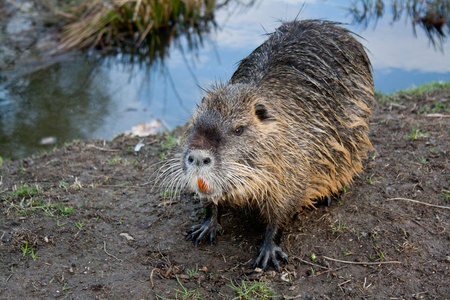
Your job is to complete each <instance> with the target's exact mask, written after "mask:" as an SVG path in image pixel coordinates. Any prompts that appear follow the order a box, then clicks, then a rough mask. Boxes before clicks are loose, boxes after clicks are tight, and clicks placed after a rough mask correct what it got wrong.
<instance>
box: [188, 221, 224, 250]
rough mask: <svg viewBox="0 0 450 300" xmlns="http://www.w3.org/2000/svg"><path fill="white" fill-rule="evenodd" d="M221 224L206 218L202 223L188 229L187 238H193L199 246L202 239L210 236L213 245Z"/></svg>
mask: <svg viewBox="0 0 450 300" xmlns="http://www.w3.org/2000/svg"><path fill="white" fill-rule="evenodd" d="M220 227H221V226H220V224H218V223H217V222H213V221H212V220H206V221H205V222H204V223H203V224H201V225H194V226H192V227H191V228H189V230H188V231H187V235H186V238H185V239H186V240H189V239H191V238H192V239H193V240H194V245H195V246H197V245H198V243H200V241H202V240H203V239H205V238H207V237H208V238H209V243H210V244H211V245H212V244H213V242H214V239H215V238H216V233H217V232H218V231H219V230H220Z"/></svg>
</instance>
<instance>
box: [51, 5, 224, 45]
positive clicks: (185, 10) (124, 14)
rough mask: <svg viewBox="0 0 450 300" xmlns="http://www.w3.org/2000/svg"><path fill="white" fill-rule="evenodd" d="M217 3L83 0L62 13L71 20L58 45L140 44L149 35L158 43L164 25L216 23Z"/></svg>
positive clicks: (179, 28) (177, 27) (197, 26)
mask: <svg viewBox="0 0 450 300" xmlns="http://www.w3.org/2000/svg"><path fill="white" fill-rule="evenodd" d="M215 6H216V1H214V0H205V1H183V0H163V1H161V0H159V1H156V0H142V1H134V0H112V1H100V0H94V1H82V2H81V4H79V5H75V6H74V5H72V6H69V8H68V9H66V12H61V13H60V15H63V16H67V17H68V18H67V20H68V22H70V23H69V24H68V25H66V26H65V27H64V31H63V35H62V39H61V42H60V44H59V47H58V48H59V50H70V49H73V48H77V49H86V48H94V47H96V46H99V45H101V46H103V47H111V46H117V45H122V44H126V43H128V44H129V43H130V42H134V43H135V44H136V46H139V45H140V44H141V43H142V42H143V41H144V40H146V39H147V40H148V43H149V44H151V45H153V47H155V46H154V45H155V44H161V43H162V42H163V41H161V40H162V37H161V36H160V35H158V33H160V32H161V31H163V30H164V29H166V31H167V29H172V30H171V31H175V32H184V31H186V32H189V33H190V32H195V31H198V30H199V29H200V28H208V25H209V24H210V23H211V24H212V25H214V22H213V13H214V8H215ZM190 29H193V30H190ZM204 30H206V29H204ZM155 48H156V47H155ZM152 52H155V50H153V51H152Z"/></svg>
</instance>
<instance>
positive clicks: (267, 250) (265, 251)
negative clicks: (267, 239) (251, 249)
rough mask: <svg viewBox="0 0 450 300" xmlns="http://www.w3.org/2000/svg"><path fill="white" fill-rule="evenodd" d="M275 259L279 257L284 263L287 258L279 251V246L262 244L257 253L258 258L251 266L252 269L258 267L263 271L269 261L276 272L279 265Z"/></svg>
mask: <svg viewBox="0 0 450 300" xmlns="http://www.w3.org/2000/svg"><path fill="white" fill-rule="evenodd" d="M277 257H280V258H281V259H282V260H284V262H286V263H287V262H288V256H287V255H286V253H284V252H283V250H281V248H280V247H279V246H276V245H267V244H264V245H263V246H262V248H261V250H260V252H259V256H258V258H257V259H256V261H255V263H254V264H253V268H256V267H260V268H261V269H262V270H263V271H264V270H265V269H266V268H267V263H268V262H269V260H270V261H271V262H272V264H273V266H274V267H275V269H277V271H280V270H281V268H280V264H279V263H278V260H277Z"/></svg>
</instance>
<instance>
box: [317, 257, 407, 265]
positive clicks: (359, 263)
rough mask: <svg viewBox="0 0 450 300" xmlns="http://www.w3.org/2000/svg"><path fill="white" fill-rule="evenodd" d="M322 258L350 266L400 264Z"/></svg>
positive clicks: (396, 262) (394, 262) (399, 262)
mask: <svg viewBox="0 0 450 300" xmlns="http://www.w3.org/2000/svg"><path fill="white" fill-rule="evenodd" d="M322 257H323V258H325V259H327V260H331V261H335V262H340V263H344V264H351V265H383V264H401V263H402V262H401V261H379V262H356V261H347V260H340V259H335V258H331V257H326V256H322Z"/></svg>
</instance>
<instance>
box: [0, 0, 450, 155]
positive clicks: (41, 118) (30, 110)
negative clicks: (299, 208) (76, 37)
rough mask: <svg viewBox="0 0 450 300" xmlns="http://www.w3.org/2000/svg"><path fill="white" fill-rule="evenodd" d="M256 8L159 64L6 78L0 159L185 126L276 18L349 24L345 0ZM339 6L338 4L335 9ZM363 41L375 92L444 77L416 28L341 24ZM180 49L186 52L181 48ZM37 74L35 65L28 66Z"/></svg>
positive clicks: (70, 65) (98, 65)
mask: <svg viewBox="0 0 450 300" xmlns="http://www.w3.org/2000/svg"><path fill="white" fill-rule="evenodd" d="M298 2H299V1H294V0H292V1H290V0H285V1H259V2H257V4H256V5H255V6H253V7H251V8H249V9H247V10H245V11H244V12H242V11H239V10H237V11H236V10H233V7H228V8H227V9H223V10H220V11H218V12H217V14H216V21H217V24H218V25H219V30H217V32H216V33H215V34H213V35H212V36H211V37H210V38H209V39H208V40H207V41H206V42H205V43H204V46H203V47H200V49H199V50H198V51H194V52H193V53H187V52H186V51H184V52H181V51H180V50H179V48H178V47H175V46H173V47H171V49H170V51H169V57H168V58H167V59H166V60H165V62H164V65H163V66H161V65H153V66H152V67H151V68H150V67H146V66H143V65H139V64H132V63H129V62H127V61H129V59H128V58H127V57H125V56H122V55H118V56H116V57H110V58H108V59H103V60H99V59H96V58H93V57H91V58H86V57H81V56H78V57H75V58H73V57H71V58H70V59H67V58H63V59H61V60H60V61H59V62H56V63H53V64H50V66H48V67H45V68H42V69H40V70H39V71H35V72H29V71H28V72H25V74H26V75H23V76H22V75H18V74H20V72H16V71H17V70H15V72H6V74H7V75H8V78H9V80H7V81H3V82H2V83H1V85H0V156H2V157H10V158H13V159H17V158H22V157H25V156H28V155H31V154H32V153H36V152H37V151H40V150H49V149H51V148H52V147H53V145H50V146H48V145H47V146H46V145H40V144H39V142H40V141H41V139H42V138H45V137H55V138H56V144H57V145H61V144H63V143H64V142H66V141H71V140H73V139H88V138H94V137H96V138H103V139H111V138H112V137H114V136H115V135H117V134H119V133H121V132H125V131H129V130H131V127H132V126H135V125H137V124H139V123H141V122H149V121H150V120H153V119H156V118H157V119H161V120H163V121H164V122H165V124H167V126H168V127H169V128H174V127H175V126H177V125H181V124H184V123H185V122H186V121H187V119H188V118H189V116H190V114H191V112H192V110H193V109H194V107H195V104H196V103H197V102H198V101H199V100H200V99H201V97H202V95H203V93H204V92H203V91H202V90H201V89H200V88H199V85H200V86H203V87H208V86H209V85H210V84H211V83H213V82H214V81H216V80H227V79H228V78H230V77H231V75H232V74H233V71H234V70H235V68H236V65H237V63H238V62H239V60H240V59H242V58H244V57H245V56H247V55H248V54H249V53H250V52H251V51H252V50H253V49H254V48H256V47H257V46H258V45H259V44H261V43H262V42H263V41H264V40H265V36H264V34H265V32H266V31H268V32H270V31H272V30H273V29H274V28H275V27H277V26H279V24H280V21H279V20H280V19H281V20H292V19H294V18H295V17H296V16H297V15H298V13H299V12H300V10H301V13H300V18H301V19H308V18H320V19H329V20H334V21H340V22H343V23H349V22H351V20H352V19H351V17H350V16H349V15H348V13H347V12H346V11H345V10H343V9H342V8H341V6H342V5H343V4H345V1H326V2H324V1H312V0H310V1H306V2H305V5H304V7H303V9H302V5H303V1H301V2H300V3H301V4H298ZM339 5H341V6H339ZM348 28H349V29H351V30H353V31H354V32H356V33H357V34H359V35H361V36H363V37H364V39H365V40H363V41H362V42H363V44H364V45H365V46H366V47H367V49H368V50H369V51H370V54H369V56H370V59H371V61H372V64H373V68H374V80H375V88H376V89H377V90H379V91H381V92H383V93H391V92H393V91H395V90H398V89H402V88H408V87H411V86H413V85H419V84H421V83H425V82H430V81H435V80H442V81H448V80H450V59H449V57H448V53H450V43H448V42H447V43H445V44H444V45H443V51H439V50H436V49H434V48H433V47H432V46H431V45H430V43H429V40H428V38H427V36H426V34H425V33H424V32H423V31H422V29H421V28H417V37H415V36H414V33H413V29H412V27H411V25H410V23H409V22H406V21H400V22H397V23H394V24H392V20H391V17H390V16H389V15H386V16H385V17H384V18H383V19H381V20H379V21H378V23H377V26H376V27H375V28H374V27H373V26H371V25H369V28H368V29H364V28H363V27H362V26H358V25H355V26H348ZM181 44H182V45H184V46H185V47H184V49H186V48H187V47H186V45H185V44H183V42H181ZM0 53H1V51H0ZM37 69H39V68H37Z"/></svg>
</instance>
